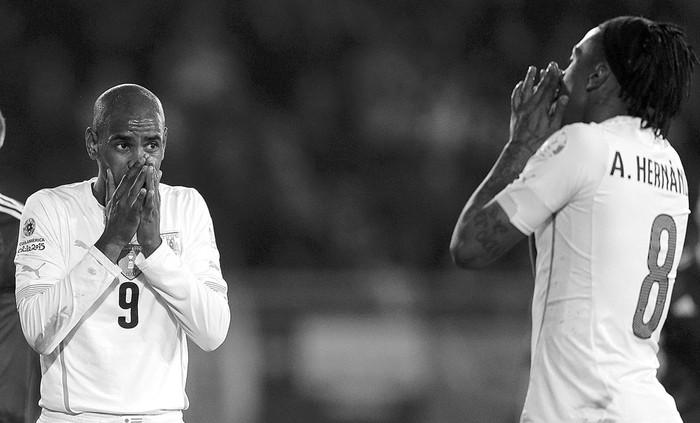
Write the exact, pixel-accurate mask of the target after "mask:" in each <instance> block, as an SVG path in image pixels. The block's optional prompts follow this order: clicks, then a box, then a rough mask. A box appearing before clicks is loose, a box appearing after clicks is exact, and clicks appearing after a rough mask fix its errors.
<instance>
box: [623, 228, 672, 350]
mask: <svg viewBox="0 0 700 423" xmlns="http://www.w3.org/2000/svg"><path fill="white" fill-rule="evenodd" d="M664 231H666V232H667V233H668V248H667V251H666V257H665V259H664V262H663V264H662V265H661V266H659V254H660V253H661V235H662V233H663V232H664ZM676 236H677V233H676V222H674V221H673V218H672V217H671V216H669V215H667V214H660V215H658V216H656V219H654V223H652V225H651V236H650V239H649V254H648V255H647V267H648V269H649V274H648V275H647V276H646V277H645V278H644V281H642V287H641V289H640V291H639V299H638V300H637V308H636V310H635V312H634V318H633V319H632V331H633V332H634V334H635V335H636V336H637V337H639V338H642V339H648V338H650V337H651V334H652V332H654V330H656V328H657V327H658V326H659V322H660V321H661V315H662V314H663V312H664V307H665V306H666V299H667V297H668V285H669V283H668V274H669V273H671V268H672V267H673V262H674V258H675V255H676ZM654 284H657V285H658V287H659V291H658V293H657V295H656V302H655V303H654V311H653V313H652V315H651V318H650V319H649V321H648V322H646V323H644V314H645V312H646V310H647V307H648V306H649V295H650V294H651V289H652V287H653V286H654Z"/></svg>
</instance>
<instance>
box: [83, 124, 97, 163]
mask: <svg viewBox="0 0 700 423" xmlns="http://www.w3.org/2000/svg"><path fill="white" fill-rule="evenodd" d="M85 149H86V150H87V153H88V156H90V158H91V159H92V160H97V133H96V132H95V131H94V130H93V129H92V128H91V127H89V126H88V127H87V128H86V129H85Z"/></svg>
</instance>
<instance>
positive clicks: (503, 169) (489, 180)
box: [450, 140, 533, 251]
mask: <svg viewBox="0 0 700 423" xmlns="http://www.w3.org/2000/svg"><path fill="white" fill-rule="evenodd" d="M532 154H533V152H532V151H530V150H528V149H527V148H525V147H523V146H522V144H520V143H519V142H518V140H514V141H509V142H508V144H507V145H506V147H505V148H504V149H503V151H502V152H501V154H500V156H499V157H498V160H496V163H495V164H494V165H493V167H492V168H491V170H490V171H489V173H488V175H487V176H486V178H484V180H483V181H482V182H481V184H480V185H479V186H478V188H477V189H476V190H475V191H474V193H473V194H472V195H471V197H470V198H469V201H467V204H466V205H465V206H464V209H463V210H462V213H461V215H460V216H459V220H458V221H457V224H456V225H455V229H454V232H453V233H452V241H451V243H450V249H451V250H452V251H454V250H455V249H457V248H458V247H459V244H460V240H462V239H464V238H465V236H466V235H467V234H466V233H465V231H466V230H467V229H468V226H469V224H470V222H473V221H474V220H475V219H478V218H479V216H480V215H481V214H482V213H483V209H484V207H485V206H487V205H488V204H489V203H490V202H491V200H493V198H494V197H495V196H496V194H498V193H499V192H501V191H502V190H503V189H504V188H505V187H506V186H508V184H510V183H511V182H513V181H514V180H515V179H517V178H518V176H519V175H520V173H521V172H522V171H523V169H524V168H525V164H526V163H527V161H528V159H529V158H530V157H531V156H532Z"/></svg>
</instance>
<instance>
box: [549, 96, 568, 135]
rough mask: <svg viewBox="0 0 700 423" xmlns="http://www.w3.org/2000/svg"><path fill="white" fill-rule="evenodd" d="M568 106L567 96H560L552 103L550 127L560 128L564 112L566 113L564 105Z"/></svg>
mask: <svg viewBox="0 0 700 423" xmlns="http://www.w3.org/2000/svg"><path fill="white" fill-rule="evenodd" d="M567 104H569V96H568V95H562V96H560V97H559V98H557V100H556V101H555V102H554V107H553V110H552V114H551V116H552V117H551V125H552V126H553V127H555V128H560V127H561V123H562V121H563V120H564V112H565V111H566V105H567Z"/></svg>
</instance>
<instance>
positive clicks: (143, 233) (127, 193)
mask: <svg viewBox="0 0 700 423" xmlns="http://www.w3.org/2000/svg"><path fill="white" fill-rule="evenodd" d="M162 174H163V173H162V172H161V171H159V170H156V168H155V160H154V159H153V158H152V157H148V156H147V155H144V157H141V158H140V159H139V160H138V161H137V162H135V163H134V164H133V165H132V166H131V167H130V168H129V170H128V171H127V172H126V174H125V175H124V176H123V177H122V179H121V181H119V185H118V186H116V187H115V181H114V175H113V174H112V171H111V170H110V169H107V177H106V178H105V185H106V187H105V188H106V190H105V191H106V198H105V204H106V212H105V213H106V223H105V231H104V234H103V235H104V236H106V237H107V238H108V239H109V240H110V242H111V243H112V244H118V245H121V246H122V247H123V246H124V245H126V244H128V243H129V242H130V241H131V240H132V239H133V238H134V234H136V239H137V241H138V243H139V245H141V248H142V252H143V254H144V255H145V256H146V257H148V256H149V255H150V254H151V253H152V252H153V251H155V249H156V248H158V246H160V243H161V242H162V241H161V238H160V192H159V190H158V185H159V183H160V178H161V176H162Z"/></svg>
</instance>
